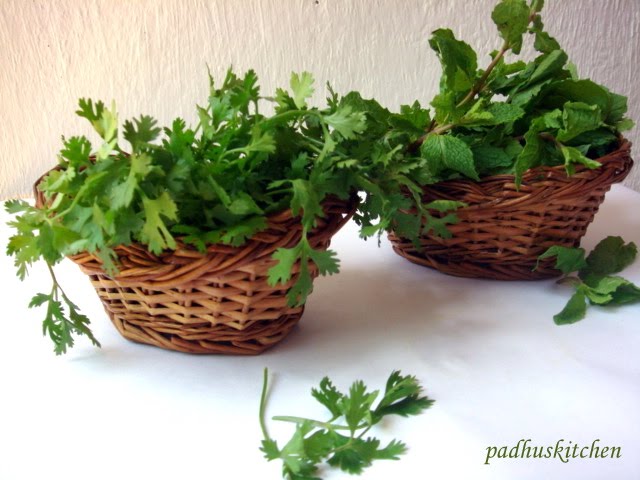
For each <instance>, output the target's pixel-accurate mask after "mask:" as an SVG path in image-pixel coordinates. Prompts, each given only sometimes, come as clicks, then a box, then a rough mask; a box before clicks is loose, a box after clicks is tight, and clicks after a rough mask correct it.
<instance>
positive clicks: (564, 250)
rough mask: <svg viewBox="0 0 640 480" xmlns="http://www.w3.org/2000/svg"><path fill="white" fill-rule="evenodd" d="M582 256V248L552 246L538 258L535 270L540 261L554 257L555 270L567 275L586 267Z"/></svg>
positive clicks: (583, 252) (583, 254)
mask: <svg viewBox="0 0 640 480" xmlns="http://www.w3.org/2000/svg"><path fill="white" fill-rule="evenodd" d="M584 256H585V251H584V248H578V247H563V246H560V245H554V246H553V247H549V248H548V249H547V250H546V251H545V252H544V253H543V254H542V255H540V256H539V257H538V262H537V263H536V268H537V267H538V265H539V263H540V260H544V259H545V258H550V257H556V263H555V268H557V269H558V270H560V271H561V272H562V273H564V274H565V275H567V274H569V273H572V272H577V271H579V270H582V269H584V268H585V267H586V266H587V262H586V260H585V257H584Z"/></svg>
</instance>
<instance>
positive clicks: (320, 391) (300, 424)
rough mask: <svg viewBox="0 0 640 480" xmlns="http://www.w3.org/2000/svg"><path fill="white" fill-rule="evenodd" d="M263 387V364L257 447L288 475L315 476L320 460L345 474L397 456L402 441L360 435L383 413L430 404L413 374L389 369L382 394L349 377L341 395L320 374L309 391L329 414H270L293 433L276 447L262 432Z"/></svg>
mask: <svg viewBox="0 0 640 480" xmlns="http://www.w3.org/2000/svg"><path fill="white" fill-rule="evenodd" d="M267 389H268V370H267V369H266V368H265V370H264V377H263V384H262V395H261V398H260V426H261V429H262V433H263V436H264V439H263V441H262V446H261V448H260V450H262V452H263V453H264V456H265V458H266V459H267V460H269V461H271V460H281V461H282V464H283V465H282V475H283V478H285V479H289V480H319V477H318V476H317V473H318V469H319V465H320V464H321V463H322V462H325V461H326V463H327V464H328V465H330V466H331V467H334V468H337V469H340V470H342V471H344V472H346V473H350V474H360V473H362V472H363V470H364V469H365V468H367V467H369V466H371V464H372V463H373V462H374V461H375V460H398V459H399V458H400V455H402V454H404V453H405V452H406V451H407V446H406V445H405V444H404V443H402V442H400V441H398V440H392V441H391V442H389V443H388V444H387V445H386V446H384V447H381V445H380V440H378V439H377V438H375V437H365V435H366V434H367V433H368V432H369V430H370V429H371V428H372V427H373V426H375V425H376V424H378V423H380V422H381V421H382V419H383V418H385V417H386V416H388V415H400V416H402V417H408V416H413V415H418V414H420V413H422V412H423V411H424V410H425V409H427V408H429V407H430V406H431V405H432V404H433V400H431V399H430V398H428V397H427V396H423V395H422V387H421V385H420V384H419V383H418V380H417V379H416V378H415V377H413V376H409V375H407V376H403V375H402V374H401V373H400V372H399V371H394V372H392V373H391V375H390V376H389V379H388V380H387V383H386V386H385V390H384V392H383V393H382V394H381V392H380V391H378V390H374V391H369V390H367V387H366V385H365V384H364V382H362V381H361V380H358V381H356V382H354V383H353V384H352V385H351V387H350V388H349V392H348V393H347V394H345V393H342V392H340V391H339V390H338V389H337V388H336V387H335V386H334V385H333V383H332V382H331V380H329V378H328V377H324V378H323V379H322V381H321V382H320V384H319V386H318V388H314V389H312V390H311V395H312V396H313V397H314V398H315V399H316V400H317V401H318V402H319V403H320V404H322V405H323V406H324V407H325V408H326V409H327V410H328V411H329V413H330V415H331V418H330V419H329V420H327V421H320V420H313V419H309V418H302V417H293V416H276V417H273V419H274V420H276V421H282V422H290V423H293V424H295V432H294V434H293V436H292V437H291V439H290V440H289V441H288V442H287V443H286V444H285V445H284V446H283V447H282V448H280V447H279V446H278V443H277V442H276V441H275V440H274V439H272V438H271V437H270V436H269V434H268V431H267V426H266V421H265V411H266V404H267ZM379 397H381V398H380V400H378V398H379ZM376 400H378V401H377V402H376Z"/></svg>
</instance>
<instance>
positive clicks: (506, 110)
mask: <svg viewBox="0 0 640 480" xmlns="http://www.w3.org/2000/svg"><path fill="white" fill-rule="evenodd" d="M487 111H488V112H489V113H490V114H491V115H492V116H493V119H494V124H495V125H502V124H506V123H513V122H515V121H516V120H519V119H520V118H522V117H523V116H524V110H523V109H522V108H520V107H519V106H517V105H513V104H511V103H505V102H497V103H492V104H491V105H489V107H488V109H487Z"/></svg>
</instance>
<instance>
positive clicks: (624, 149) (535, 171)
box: [424, 137, 633, 189]
mask: <svg viewBox="0 0 640 480" xmlns="http://www.w3.org/2000/svg"><path fill="white" fill-rule="evenodd" d="M632 145H633V144H632V143H631V141H630V140H628V139H627V138H626V137H619V140H618V148H616V149H615V150H613V151H612V152H609V153H607V154H606V155H604V156H602V157H598V158H596V159H594V160H596V161H598V162H600V163H601V164H602V165H601V166H599V167H597V168H593V169H590V168H587V167H585V166H584V165H576V174H577V173H580V172H584V171H592V172H596V171H599V170H601V169H602V168H603V167H605V166H606V164H607V163H608V162H610V161H612V160H614V159H615V158H617V157H618V156H620V155H621V154H627V155H630V154H631V146H632ZM564 169H565V167H564V165H554V166H546V165H541V166H538V167H534V168H530V169H528V170H526V171H525V172H524V176H523V178H522V183H523V184H524V183H525V182H526V181H527V180H529V179H530V178H532V177H533V178H538V177H540V175H541V174H542V173H544V172H561V171H564ZM574 175H575V174H574ZM572 176H573V175H572ZM501 180H502V181H504V182H505V183H508V182H510V181H511V182H513V181H514V180H515V175H514V174H512V173H503V174H499V175H488V176H486V177H482V178H480V180H473V179H470V178H460V179H454V180H443V181H441V182H437V183H434V184H430V185H425V187H424V188H425V189H426V188H429V187H433V186H434V185H448V184H453V183H468V184H479V185H482V184H484V183H489V182H498V181H501ZM620 181H621V180H620Z"/></svg>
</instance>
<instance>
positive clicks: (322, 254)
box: [309, 249, 340, 275]
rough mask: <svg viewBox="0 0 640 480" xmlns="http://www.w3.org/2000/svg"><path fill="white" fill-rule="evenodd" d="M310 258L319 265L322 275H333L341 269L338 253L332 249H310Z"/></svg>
mask: <svg viewBox="0 0 640 480" xmlns="http://www.w3.org/2000/svg"><path fill="white" fill-rule="evenodd" d="M309 258H310V259H311V260H312V261H313V263H315V264H316V266H317V267H318V271H319V272H320V275H333V274H334V273H338V272H339V271H340V263H339V261H338V257H337V254H336V252H334V251H332V250H314V249H309Z"/></svg>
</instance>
